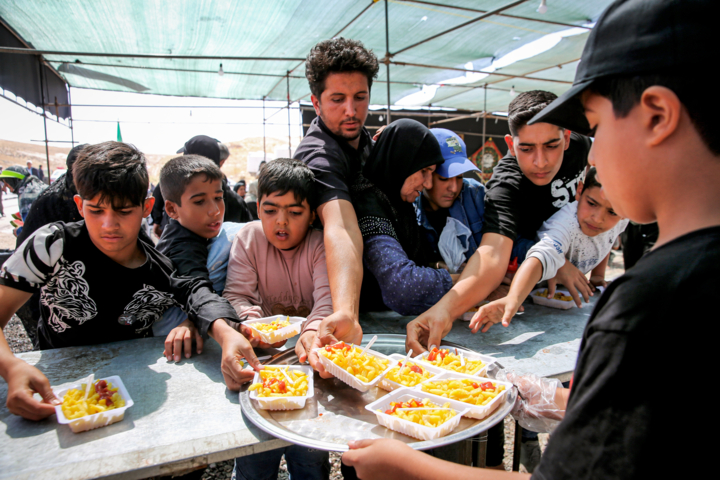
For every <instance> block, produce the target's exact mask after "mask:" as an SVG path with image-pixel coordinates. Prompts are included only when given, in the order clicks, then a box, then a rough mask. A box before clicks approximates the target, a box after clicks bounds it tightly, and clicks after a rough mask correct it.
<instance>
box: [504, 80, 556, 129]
mask: <svg viewBox="0 0 720 480" xmlns="http://www.w3.org/2000/svg"><path fill="white" fill-rule="evenodd" d="M556 98H557V95H555V94H554V93H552V92H546V91H545V90H530V91H529V92H523V93H521V94H519V95H518V96H517V97H515V98H513V100H512V101H511V102H510V106H509V107H508V127H509V128H510V134H511V135H512V136H513V137H517V134H518V131H519V130H520V129H521V128H522V127H524V126H525V125H527V123H528V122H529V121H530V119H531V118H533V117H534V116H535V115H536V114H538V113H540V112H541V111H542V110H543V108H545V107H547V106H548V105H550V104H551V103H552V102H553V101H554V100H555V99H556Z"/></svg>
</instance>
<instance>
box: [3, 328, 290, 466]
mask: <svg viewBox="0 0 720 480" xmlns="http://www.w3.org/2000/svg"><path fill="white" fill-rule="evenodd" d="M163 342H164V339H163V338H148V339H142V340H130V341H125V342H116V343H110V344H105V345H98V346H89V347H73V348H62V349H56V350H45V351H40V352H28V353H23V354H19V355H18V357H20V358H22V359H23V360H25V361H26V362H28V363H30V364H31V365H34V366H36V367H38V368H39V369H40V370H41V371H42V372H43V373H44V374H45V375H46V376H47V377H48V379H49V380H50V384H51V385H52V386H53V387H62V386H64V385H69V384H72V383H74V382H75V381H77V380H79V379H82V378H83V377H87V376H88V375H89V374H90V373H92V372H95V376H96V378H98V377H106V376H110V375H119V376H120V378H122V380H123V383H124V384H125V386H126V387H127V390H128V392H129V393H130V396H131V397H132V399H133V401H134V402H135V405H134V406H132V407H131V408H129V409H128V410H127V411H126V412H125V418H124V419H123V420H122V421H120V422H118V423H116V424H114V425H110V426H107V427H102V428H98V429H96V430H91V431H88V432H83V433H78V434H75V433H72V431H71V430H70V428H69V427H67V426H65V425H59V424H58V423H57V421H56V418H55V416H54V415H53V416H51V417H49V418H47V419H45V420H43V421H40V422H31V421H28V420H24V419H22V418H20V417H18V416H15V415H12V414H10V413H9V412H8V410H7V408H6V407H5V401H6V399H7V384H6V383H5V382H4V381H2V380H1V379H0V402H1V405H0V478H3V479H4V478H28V479H30V478H32V479H42V478H53V479H64V478H68V479H70V478H72V479H84V478H97V477H104V476H117V477H118V478H128V479H132V478H146V477H148V476H154V475H160V474H164V475H167V474H171V473H173V472H178V471H181V470H184V469H188V468H192V467H194V466H199V465H205V464H209V463H212V462H217V461H222V460H228V459H231V458H234V457H239V456H243V455H249V454H252V453H256V452H262V451H265V450H270V449H274V448H279V447H282V446H286V445H287V443H286V442H284V441H282V440H279V439H276V438H274V437H272V436H271V435H268V434H266V433H265V432H263V431H262V430H260V429H258V428H257V427H255V426H254V425H253V424H252V423H250V422H248V421H246V420H245V418H244V417H243V416H242V414H241V410H240V405H239V403H238V394H237V392H231V391H229V390H228V389H227V388H226V387H225V382H224V381H223V377H222V373H221V372H220V354H221V349H220V346H219V345H218V344H217V343H216V342H215V341H214V340H208V341H206V342H205V346H204V348H203V353H202V355H193V357H192V358H190V359H184V360H182V361H181V362H180V363H178V364H175V363H172V362H168V361H167V360H166V359H165V357H163V355H162V351H163Z"/></svg>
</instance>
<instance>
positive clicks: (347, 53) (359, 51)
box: [305, 37, 380, 100]
mask: <svg viewBox="0 0 720 480" xmlns="http://www.w3.org/2000/svg"><path fill="white" fill-rule="evenodd" d="M379 68H380V67H379V65H378V60H377V57H376V56H375V54H374V53H373V52H372V50H367V49H366V48H365V47H364V46H363V44H362V42H359V41H357V40H350V39H346V38H343V37H336V38H332V39H330V40H324V41H322V42H320V43H318V44H317V45H315V46H314V47H313V48H312V50H310V53H309V54H308V56H307V59H306V60H305V77H306V78H307V80H308V83H309V84H310V91H311V92H312V94H313V95H315V97H317V99H318V100H319V99H320V95H321V94H322V92H323V91H324V90H325V79H326V78H327V76H328V75H329V74H331V73H342V72H360V73H362V74H363V75H365V76H366V77H367V81H368V90H369V89H370V88H371V87H372V82H373V78H377V74H378V69H379Z"/></svg>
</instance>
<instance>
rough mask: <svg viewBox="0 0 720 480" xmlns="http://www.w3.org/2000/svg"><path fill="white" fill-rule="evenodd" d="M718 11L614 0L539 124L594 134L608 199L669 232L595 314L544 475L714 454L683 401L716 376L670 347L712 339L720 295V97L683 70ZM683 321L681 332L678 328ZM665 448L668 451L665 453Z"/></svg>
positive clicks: (416, 468)
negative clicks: (702, 328) (711, 313)
mask: <svg viewBox="0 0 720 480" xmlns="http://www.w3.org/2000/svg"><path fill="white" fill-rule="evenodd" d="M718 13H720V12H718V4H717V2H713V1H711V0H683V1H681V0H621V1H617V2H615V3H614V4H612V5H611V6H610V7H609V8H608V10H607V11H606V12H605V13H604V14H603V16H602V17H601V18H600V20H599V21H598V23H597V25H596V27H595V28H594V30H593V32H592V33H591V34H590V37H589V39H588V42H587V44H586V46H585V50H584V52H583V55H582V61H581V62H580V65H579V67H578V70H577V73H576V77H575V78H576V80H575V83H574V85H573V87H572V88H571V89H570V90H569V91H568V92H566V94H564V95H563V96H561V97H560V98H559V99H558V100H557V101H555V102H553V103H552V104H551V105H550V106H549V107H548V108H547V109H546V110H544V111H543V112H542V113H541V114H539V115H538V116H537V117H535V118H534V119H533V120H532V121H533V122H553V123H557V124H559V125H562V126H564V127H565V128H569V129H573V130H576V131H581V132H582V131H585V132H587V133H592V134H593V135H594V137H595V142H594V144H593V148H592V150H591V153H590V161H591V163H594V164H595V166H596V168H597V172H598V177H599V179H600V181H601V182H602V183H603V188H604V192H605V194H606V196H607V198H608V199H609V200H610V201H611V202H612V204H613V207H614V208H615V209H616V211H617V212H618V214H620V215H622V216H626V217H629V218H630V219H631V220H633V221H635V222H638V223H649V222H653V221H657V223H658V226H659V231H660V234H659V236H658V241H657V243H656V244H655V247H654V248H653V250H652V251H651V252H649V253H648V254H647V255H645V256H644V257H643V258H641V259H640V260H639V261H638V263H637V264H636V265H635V266H634V267H633V268H632V269H630V270H629V271H627V272H626V273H625V275H623V276H622V277H620V278H618V279H617V280H615V281H614V282H613V283H612V284H611V285H610V286H609V287H608V289H607V290H606V291H605V292H604V293H603V295H602V297H601V298H600V300H599V301H598V303H597V305H596V307H595V310H594V311H593V314H592V316H591V317H590V320H589V322H588V325H587V327H586V329H585V333H584V335H583V339H582V343H581V347H580V354H579V358H578V363H577V367H576V370H575V378H574V384H573V387H572V390H571V392H570V396H569V399H568V401H567V410H566V413H565V418H564V419H563V420H562V421H561V422H560V424H559V426H558V427H557V429H556V430H555V431H554V433H553V435H552V436H551V438H550V442H549V443H548V447H547V449H546V450H545V454H544V456H543V459H542V461H541V463H540V465H539V466H538V468H537V469H536V470H535V472H534V476H536V477H537V478H543V479H544V478H553V479H562V478H639V477H640V476H641V475H642V476H643V477H653V476H656V477H660V478H678V477H679V476H680V475H683V474H687V473H686V472H687V470H688V469H687V460H690V459H694V458H698V459H702V460H704V461H708V460H710V461H712V460H711V457H710V455H709V448H710V445H711V444H710V443H709V438H707V436H706V438H705V439H704V441H702V440H701V441H697V439H698V437H697V436H696V434H697V433H698V432H697V428H694V425H693V422H691V421H690V420H689V419H688V418H686V420H682V418H683V417H687V416H688V415H689V414H690V412H691V411H692V408H693V405H694V404H693V402H692V401H691V400H689V399H688V401H687V403H682V401H681V400H680V399H681V398H682V396H683V395H687V394H689V393H690V392H691V391H692V390H691V389H692V385H696V384H698V383H699V381H701V380H707V379H708V378H712V377H713V373H714V371H712V370H711V364H710V363H708V362H698V363H696V364H694V365H693V366H692V367H691V368H690V369H688V368H687V365H686V364H684V362H682V361H672V359H671V358H670V355H671V352H673V351H677V347H678V346H689V345H692V349H693V350H695V351H698V352H702V351H711V350H712V348H713V347H714V339H713V336H712V335H709V333H710V331H708V332H707V334H704V335H703V334H702V333H700V334H698V332H697V330H696V329H693V328H688V327H689V325H687V322H688V321H698V320H699V321H701V322H702V321H703V320H704V321H705V322H704V323H705V325H707V327H706V328H708V327H709V325H708V323H707V320H709V318H708V315H707V314H708V310H709V308H708V306H707V302H708V299H709V298H713V296H716V295H717V292H718V291H720V278H719V277H718V275H717V266H718V265H720V189H718V184H720V143H719V142H718V137H717V135H715V132H714V129H713V127H714V126H715V122H716V119H715V116H716V114H717V111H718V109H719V108H718V107H720V105H718V96H717V95H708V94H707V93H706V92H705V91H703V90H702V89H699V88H697V85H694V84H693V83H692V82H693V81H694V80H695V77H692V76H689V75H686V74H685V73H684V70H685V69H686V68H691V67H697V66H698V65H703V64H705V63H706V62H704V60H705V58H704V57H705V54H706V53H705V52H704V51H703V50H702V47H703V46H709V45H713V44H714V43H716V38H715V19H716V18H717V16H718ZM679 322H684V323H685V324H684V325H682V327H683V328H675V327H677V326H678V323H679ZM708 330H709V328H708ZM669 335H672V340H671V341H670V342H669V341H668V340H669V338H668V336H669ZM661 345H662V346H664V347H665V348H661V347H660V346H661ZM679 392H684V393H679ZM558 393H560V392H558ZM524 396H525V395H524ZM525 397H526V398H527V396H525ZM562 397H563V395H556V397H555V398H558V399H559V398H562ZM700 398H703V397H700ZM699 401H700V402H702V401H703V400H699ZM523 403H524V402H521V404H520V406H521V408H522V407H527V405H524V404H523ZM673 405H676V407H673ZM701 405H702V404H701ZM678 407H679V408H678ZM696 408H697V407H696ZM670 431H671V432H672V435H666V433H668V432H670ZM398 443H399V442H398ZM350 447H351V448H353V449H360V450H356V451H351V452H349V453H348V454H346V455H345V456H344V458H343V460H344V461H345V462H346V463H348V464H350V465H354V466H355V468H356V469H357V470H358V473H359V476H360V477H367V478H376V479H378V478H401V477H402V478H408V477H413V478H433V479H434V478H438V476H439V475H441V474H442V475H444V476H447V477H450V476H454V477H456V478H462V477H470V476H474V477H478V478H479V477H481V476H482V478H494V476H498V475H502V473H496V472H485V471H483V472H479V471H477V470H475V471H471V470H467V467H460V466H455V465H450V464H447V463H444V462H440V461H437V460H433V459H430V458H429V457H426V456H424V455H422V454H419V453H417V452H415V451H412V450H410V449H409V448H407V447H405V446H402V445H398V444H397V443H395V441H387V440H380V441H363V442H358V443H357V444H354V445H353V444H351V445H350ZM698 447H699V448H698ZM406 451H407V453H406ZM663 452H668V453H670V452H671V454H672V458H668V460H667V461H664V460H665V459H664V458H663V457H662V456H661V455H662V453H663ZM411 457H412V458H411ZM399 459H402V460H399ZM683 460H684V461H683ZM400 462H402V464H401V465H400V464H399V463H400ZM438 472H442V473H438ZM505 475H509V474H505Z"/></svg>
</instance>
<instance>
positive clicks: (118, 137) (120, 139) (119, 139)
mask: <svg viewBox="0 0 720 480" xmlns="http://www.w3.org/2000/svg"><path fill="white" fill-rule="evenodd" d="M117 124H118V131H117V141H118V142H122V133H120V122H117Z"/></svg>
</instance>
